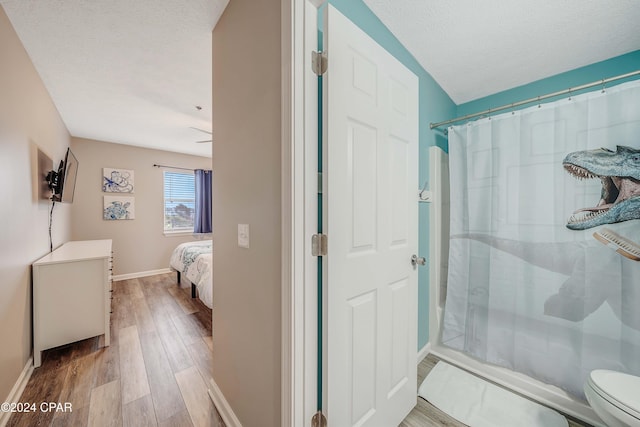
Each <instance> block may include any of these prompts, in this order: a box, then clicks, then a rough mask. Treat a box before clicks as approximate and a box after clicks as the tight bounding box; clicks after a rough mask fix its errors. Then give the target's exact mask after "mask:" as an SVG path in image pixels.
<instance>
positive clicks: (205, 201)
mask: <svg viewBox="0 0 640 427" xmlns="http://www.w3.org/2000/svg"><path fill="white" fill-rule="evenodd" d="M194 172H195V180H196V212H195V219H194V221H193V232H194V233H211V231H212V226H211V222H212V221H211V175H212V172H211V171H210V170H204V169H196V170H195V171H194Z"/></svg>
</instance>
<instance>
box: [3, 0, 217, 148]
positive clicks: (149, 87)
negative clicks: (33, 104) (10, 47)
mask: <svg viewBox="0 0 640 427" xmlns="http://www.w3.org/2000/svg"><path fill="white" fill-rule="evenodd" d="M227 2H228V0H189V1H179V0H92V1H88V0H0V4H1V5H2V6H3V7H4V9H5V11H6V13H7V15H8V17H9V19H10V20H11V23H12V24H13V26H14V28H15V30H16V32H17V33H18V36H19V37H20V39H21V41H22V43H23V45H24V46H25V49H26V50H27V52H28V54H29V56H30V57H31V60H32V61H33V63H34V65H35V67H36V69H37V70H38V72H39V74H40V76H41V78H42V80H43V81H44V84H45V86H46V87H47V89H48V90H49V93H50V94H51V97H52V98H53V101H54V103H55V105H56V107H57V108H58V111H59V112H60V115H61V116H62V119H63V120H64V122H65V124H66V125H67V128H68V129H69V132H70V133H71V135H73V136H77V137H82V138H91V139H98V140H102V141H109V142H116V143H123V144H130V145H139V146H146V147H150V148H157V149H163V150H170V151H176V152H183V153H189V154H195V155H200V156H209V157H210V156H211V144H210V143H204V144H197V143H195V142H194V141H196V140H206V139H210V137H209V135H207V134H205V133H202V132H199V131H197V130H194V129H191V127H196V128H200V129H204V130H211V102H212V101H211V68H212V67H211V31H212V29H213V27H214V25H215V23H216V22H217V20H218V18H219V17H220V15H221V14H222V11H223V10H224V7H225V6H226V4H227ZM196 105H197V106H200V107H201V108H202V109H201V110H198V109H197V108H196Z"/></svg>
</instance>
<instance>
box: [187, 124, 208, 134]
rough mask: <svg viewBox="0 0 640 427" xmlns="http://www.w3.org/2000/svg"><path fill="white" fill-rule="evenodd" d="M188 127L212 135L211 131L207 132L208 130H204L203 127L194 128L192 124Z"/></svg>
mask: <svg viewBox="0 0 640 427" xmlns="http://www.w3.org/2000/svg"><path fill="white" fill-rule="evenodd" d="M189 127H190V128H191V129H193V130H198V131H200V132H203V133H206V134H209V135H212V133H211V132H209V131H208V130H204V129H200V128H195V127H193V126H189Z"/></svg>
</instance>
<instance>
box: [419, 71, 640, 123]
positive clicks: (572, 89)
mask: <svg viewBox="0 0 640 427" xmlns="http://www.w3.org/2000/svg"><path fill="white" fill-rule="evenodd" d="M637 75H640V70H636V71H632V72H631V73H627V74H621V75H619V76H615V77H609V78H608V79H602V80H598V81H596V82H592V83H587V84H584V85H581V86H576V87H570V88H569V89H565V90H560V91H558V92H553V93H549V94H546V95H541V96H536V97H535V98H529V99H525V100H524V101H518V102H514V103H512V104H507V105H503V106H501V107H497V108H489V109H487V110H484V111H480V112H479V113H473V114H467V115H466V116H461V117H456V118H455V119H451V120H445V121H443V122H438V123H430V124H429V129H435V128H438V127H440V126H444V125H448V124H451V123H455V122H461V121H464V120H468V119H472V118H474V117H479V116H484V115H486V114H491V113H495V112H496V111H502V110H506V109H508V108H514V107H519V106H521V105H524V104H530V103H532V102H538V101H542V100H543V99H547V98H553V97H554V96H560V95H565V94H567V93H569V94H570V93H572V92H577V91H580V90H583V89H588V88H590V87H594V86H599V85H605V84H607V83H609V82H613V81H615V80H620V79H625V78H627V77H633V76H637Z"/></svg>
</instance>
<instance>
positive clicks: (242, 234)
mask: <svg viewBox="0 0 640 427" xmlns="http://www.w3.org/2000/svg"><path fill="white" fill-rule="evenodd" d="M238 246H240V247H241V248H249V224H238Z"/></svg>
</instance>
